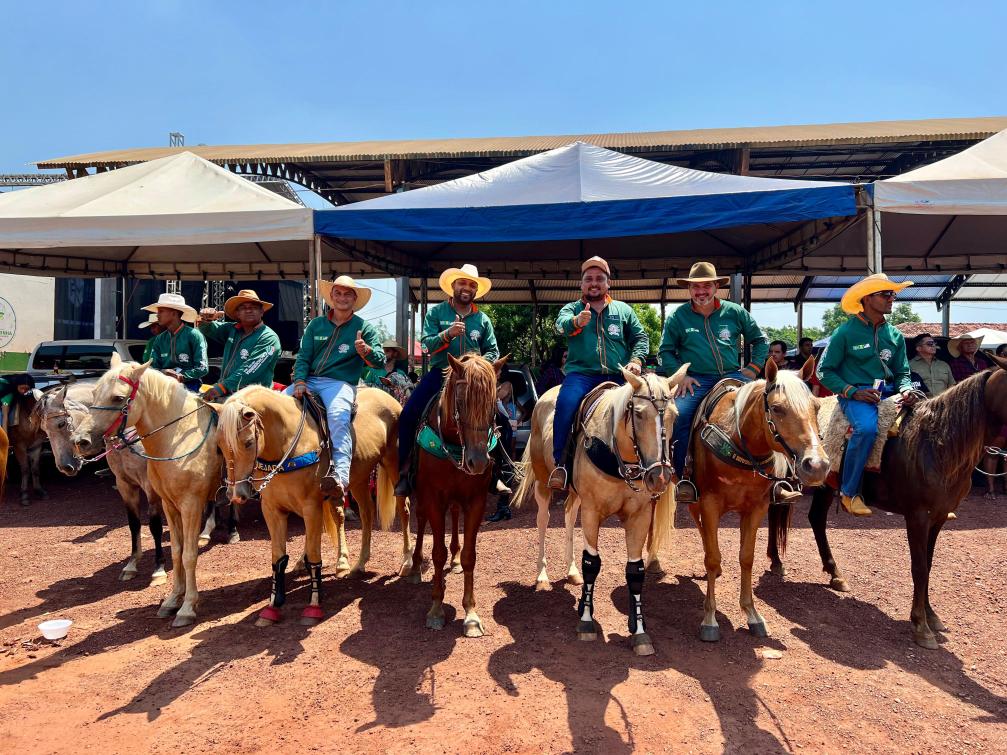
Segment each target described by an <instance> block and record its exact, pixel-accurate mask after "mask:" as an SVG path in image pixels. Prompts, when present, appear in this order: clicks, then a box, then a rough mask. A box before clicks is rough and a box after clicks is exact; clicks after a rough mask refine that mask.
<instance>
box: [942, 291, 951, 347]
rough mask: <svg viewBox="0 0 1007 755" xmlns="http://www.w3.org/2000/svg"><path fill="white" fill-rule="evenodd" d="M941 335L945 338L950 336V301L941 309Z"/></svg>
mask: <svg viewBox="0 0 1007 755" xmlns="http://www.w3.org/2000/svg"><path fill="white" fill-rule="evenodd" d="M941 335H942V336H944V337H945V338H947V337H949V336H950V335H951V299H948V300H947V301H946V302H944V306H943V307H941Z"/></svg>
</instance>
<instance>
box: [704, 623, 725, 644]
mask: <svg viewBox="0 0 1007 755" xmlns="http://www.w3.org/2000/svg"><path fill="white" fill-rule="evenodd" d="M699 639H701V640H702V641H703V642H719V641H720V627H718V626H716V625H714V626H708V625H707V624H703V626H701V627H700V628H699Z"/></svg>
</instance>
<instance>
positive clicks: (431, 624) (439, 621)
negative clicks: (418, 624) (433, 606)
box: [427, 616, 444, 630]
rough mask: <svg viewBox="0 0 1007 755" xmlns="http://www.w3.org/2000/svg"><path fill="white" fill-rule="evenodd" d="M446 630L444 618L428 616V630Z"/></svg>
mask: <svg viewBox="0 0 1007 755" xmlns="http://www.w3.org/2000/svg"><path fill="white" fill-rule="evenodd" d="M443 628H444V617H443V616H427V629H438V630H439V629H443Z"/></svg>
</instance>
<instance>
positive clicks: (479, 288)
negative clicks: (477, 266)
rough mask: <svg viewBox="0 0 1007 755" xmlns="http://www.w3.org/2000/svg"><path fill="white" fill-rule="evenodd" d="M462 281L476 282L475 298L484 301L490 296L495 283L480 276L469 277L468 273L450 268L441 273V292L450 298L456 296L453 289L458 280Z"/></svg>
mask: <svg viewBox="0 0 1007 755" xmlns="http://www.w3.org/2000/svg"><path fill="white" fill-rule="evenodd" d="M462 279H465V280H470V281H475V283H476V295H475V298H476V299H482V298H483V297H484V296H486V294H488V293H489V292H490V289H491V288H493V283H492V282H491V281H490V279H489V278H482V277H479V276H473V275H469V274H468V273H466V272H462V271H461V270H460V269H459V268H457V267H450V268H448V269H447V270H445V271H444V272H443V273H441V277H440V281H439V283H440V286H441V291H443V292H444V293H446V294H447V295H448V296H454V295H455V292H454V289H453V288H452V286H453V285H454V282H455V281H456V280H462Z"/></svg>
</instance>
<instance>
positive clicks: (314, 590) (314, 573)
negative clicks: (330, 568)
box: [304, 553, 322, 604]
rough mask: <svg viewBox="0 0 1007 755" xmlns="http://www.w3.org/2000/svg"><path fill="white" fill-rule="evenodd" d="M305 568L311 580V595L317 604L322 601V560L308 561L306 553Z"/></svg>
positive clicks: (313, 601)
mask: <svg viewBox="0 0 1007 755" xmlns="http://www.w3.org/2000/svg"><path fill="white" fill-rule="evenodd" d="M304 569H305V571H307V572H308V579H310V580H311V597H312V598H314V599H315V600H312V601H311V602H312V603H313V604H315V602H316V601H317V603H321V602H322V562H321V561H317V562H314V561H308V554H307V553H305V554H304Z"/></svg>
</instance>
